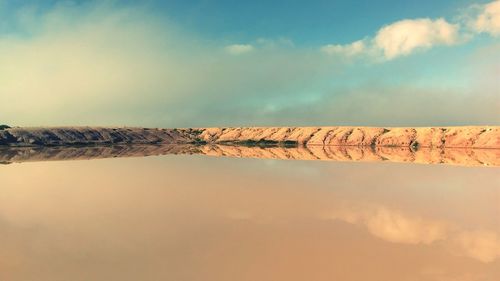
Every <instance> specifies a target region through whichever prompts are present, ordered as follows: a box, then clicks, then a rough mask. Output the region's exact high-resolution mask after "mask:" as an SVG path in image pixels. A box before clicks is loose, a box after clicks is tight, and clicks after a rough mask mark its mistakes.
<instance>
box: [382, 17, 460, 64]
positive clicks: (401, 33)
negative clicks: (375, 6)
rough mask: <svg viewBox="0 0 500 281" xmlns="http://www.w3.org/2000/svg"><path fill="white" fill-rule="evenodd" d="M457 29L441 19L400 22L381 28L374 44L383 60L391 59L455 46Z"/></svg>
mask: <svg viewBox="0 0 500 281" xmlns="http://www.w3.org/2000/svg"><path fill="white" fill-rule="evenodd" d="M458 29H459V26H458V25H457V24H450V23H448V22H447V21H446V20H444V19H442V18H440V19H437V20H431V19H427V18H425V19H414V20H408V19H407V20H401V21H397V22H395V23H392V24H390V25H387V26H384V27H382V28H381V29H380V30H379V31H378V33H377V35H376V36H375V38H374V44H375V47H376V48H379V49H381V50H382V51H383V53H384V56H385V58H387V59H393V58H396V57H398V56H405V55H408V54H410V53H412V52H414V51H416V50H418V49H426V48H430V47H432V46H435V45H452V44H456V43H458V37H459V36H458Z"/></svg>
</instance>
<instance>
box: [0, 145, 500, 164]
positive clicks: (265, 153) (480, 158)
mask: <svg viewBox="0 0 500 281" xmlns="http://www.w3.org/2000/svg"><path fill="white" fill-rule="evenodd" d="M167 154H201V155H210V156H227V157H237V158H263V159H287V160H329V161H352V162H357V161H360V162H379V161H388V162H408V163H420V164H440V163H442V164H452V165H461V166H500V150H499V149H438V148H434V149H430V148H421V149H418V150H416V151H415V150H412V149H410V148H404V147H397V148H391V147H358V146H308V147H303V146H299V147H283V146H273V147H259V146H235V145H202V146H197V145H118V146H102V147H99V146H94V147H45V148H44V147H17V148H14V147H10V148H0V163H11V162H30V161H51V160H83V159H98V158H113V157H141V156H152V155H167Z"/></svg>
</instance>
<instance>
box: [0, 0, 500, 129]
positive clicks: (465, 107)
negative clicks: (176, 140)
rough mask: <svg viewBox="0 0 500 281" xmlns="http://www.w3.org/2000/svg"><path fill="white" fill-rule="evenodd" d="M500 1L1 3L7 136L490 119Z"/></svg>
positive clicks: (0, 104)
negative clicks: (13, 131)
mask: <svg viewBox="0 0 500 281" xmlns="http://www.w3.org/2000/svg"><path fill="white" fill-rule="evenodd" d="M499 39H500V0H496V1H481V0H477V1H473V0H453V1H452V0H441V1H435V0H434V1H395V0H381V1H369V0H357V1H348V0H337V1H335V0H330V1H327V0H324V1H323V0H321V1H295V0H291V1H287V2H286V3H285V2H284V1H229V0H226V1H215V0H213V1H209V0H205V1H181V0H178V1H177V0H175V1H168V0H167V1H159V0H158V1H154V0H146V1H106V0H105V1H56V0H47V1H16V0H0V123H4V124H9V125H11V126H69V125H79V126H81V125H99V126H145V127H207V126H334V125H355V126H454V125H500V114H499V112H500V82H499V81H500V40H499Z"/></svg>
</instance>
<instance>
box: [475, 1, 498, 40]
mask: <svg viewBox="0 0 500 281" xmlns="http://www.w3.org/2000/svg"><path fill="white" fill-rule="evenodd" d="M472 26H473V28H474V30H475V31H477V32H485V33H489V34H491V35H493V36H498V35H500V0H497V1H493V2H491V3H488V4H486V5H484V6H482V9H481V12H480V14H479V15H478V16H477V18H476V19H475V21H474V22H473V24H472Z"/></svg>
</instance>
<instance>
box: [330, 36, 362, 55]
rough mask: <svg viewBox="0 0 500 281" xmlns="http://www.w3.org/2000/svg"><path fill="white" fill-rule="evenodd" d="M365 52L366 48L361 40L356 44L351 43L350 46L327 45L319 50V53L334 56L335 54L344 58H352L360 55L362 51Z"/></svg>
mask: <svg viewBox="0 0 500 281" xmlns="http://www.w3.org/2000/svg"><path fill="white" fill-rule="evenodd" d="M365 50H366V46H365V43H364V41H363V40H358V41H356V42H353V43H351V44H346V45H341V44H329V45H326V46H323V47H322V48H321V51H323V52H324V53H327V54H329V55H335V54H340V55H345V56H349V57H350V56H354V55H358V54H361V53H362V52H363V51H365Z"/></svg>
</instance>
